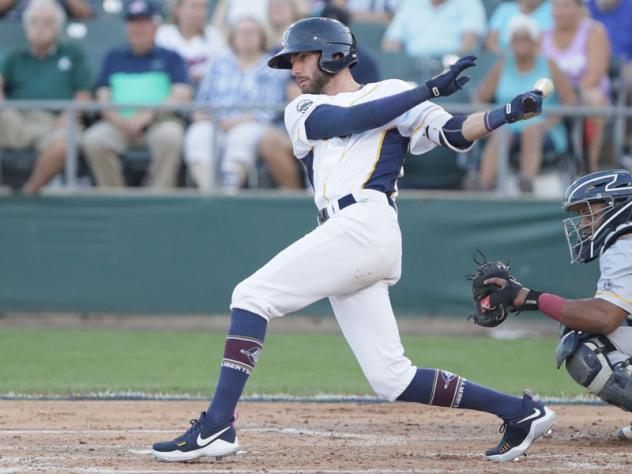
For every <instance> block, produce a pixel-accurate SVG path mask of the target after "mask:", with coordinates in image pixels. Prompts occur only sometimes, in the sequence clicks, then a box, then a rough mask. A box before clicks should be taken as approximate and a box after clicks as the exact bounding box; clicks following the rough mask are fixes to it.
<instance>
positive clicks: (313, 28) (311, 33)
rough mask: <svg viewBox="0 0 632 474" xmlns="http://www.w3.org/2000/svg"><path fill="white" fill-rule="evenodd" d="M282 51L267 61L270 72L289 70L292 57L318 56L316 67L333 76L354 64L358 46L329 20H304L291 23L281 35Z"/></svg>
mask: <svg viewBox="0 0 632 474" xmlns="http://www.w3.org/2000/svg"><path fill="white" fill-rule="evenodd" d="M282 46H283V49H282V50H281V51H279V52H278V53H277V54H276V55H275V56H273V57H272V58H270V60H269V61H268V66H270V67H271V68H274V69H292V63H291V62H290V56H291V55H292V54H294V53H307V52H319V53H320V58H319V60H318V66H319V67H320V69H321V70H323V71H324V72H326V73H329V74H336V73H337V72H340V71H342V70H343V69H344V68H346V67H353V66H355V65H356V64H357V63H358V45H357V43H356V39H355V36H353V33H351V30H350V29H349V28H347V27H346V26H345V25H343V24H342V23H340V22H339V21H338V20H334V19H333V18H305V19H303V20H299V21H297V22H296V23H293V24H292V25H290V26H289V27H288V29H287V30H285V33H283V40H282Z"/></svg>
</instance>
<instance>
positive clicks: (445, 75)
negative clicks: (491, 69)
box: [426, 56, 476, 97]
mask: <svg viewBox="0 0 632 474" xmlns="http://www.w3.org/2000/svg"><path fill="white" fill-rule="evenodd" d="M473 66H476V56H465V57H464V58H461V59H459V60H458V61H457V62H455V63H454V64H453V65H452V66H450V67H449V68H447V69H445V70H444V71H443V72H441V73H440V74H437V75H436V76H434V77H433V78H432V79H429V80H428V81H426V87H427V88H428V90H429V91H430V93H431V95H432V96H433V97H439V96H447V95H451V94H454V93H455V92H456V91H458V90H459V89H462V88H463V86H464V85H465V84H466V83H467V82H468V81H469V80H470V78H469V77H468V76H462V77H459V74H461V73H462V72H463V71H464V70H466V69H467V68H469V67H473Z"/></svg>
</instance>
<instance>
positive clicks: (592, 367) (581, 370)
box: [566, 339, 632, 411]
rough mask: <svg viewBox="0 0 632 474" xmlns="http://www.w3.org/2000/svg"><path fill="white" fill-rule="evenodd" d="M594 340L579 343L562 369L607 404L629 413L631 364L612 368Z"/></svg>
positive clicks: (631, 380) (631, 398) (621, 364)
mask: <svg viewBox="0 0 632 474" xmlns="http://www.w3.org/2000/svg"><path fill="white" fill-rule="evenodd" d="M603 349H604V348H603V344H602V343H601V342H600V341H599V340H598V339H590V340H588V341H585V342H582V343H581V344H580V345H579V346H578V347H577V349H576V350H575V352H573V354H571V355H570V356H569V357H568V359H567V360H566V370H567V371H568V373H569V375H570V376H571V377H572V378H573V380H575V382H577V383H578V384H579V385H581V386H583V387H586V388H587V389H588V391H589V392H590V393H592V394H593V395H596V396H598V397H599V398H601V399H602V400H604V401H605V402H607V403H610V404H611V405H614V406H618V407H619V408H622V409H624V410H628V411H632V365H630V363H629V362H627V361H625V362H622V363H619V364H617V365H615V366H612V365H611V363H610V361H609V360H608V358H607V357H606V355H605V354H604V351H603Z"/></svg>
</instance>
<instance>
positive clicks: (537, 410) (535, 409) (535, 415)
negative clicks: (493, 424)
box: [198, 408, 542, 440]
mask: <svg viewBox="0 0 632 474" xmlns="http://www.w3.org/2000/svg"><path fill="white" fill-rule="evenodd" d="M541 414H542V410H540V409H539V408H534V409H533V414H531V415H529V416H527V417H526V418H523V419H522V420H520V421H517V422H516V424H518V423H523V422H525V421H528V420H530V419H531V418H537V417H538V416H540V415H541ZM198 440H199V438H198Z"/></svg>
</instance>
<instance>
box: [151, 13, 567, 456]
mask: <svg viewBox="0 0 632 474" xmlns="http://www.w3.org/2000/svg"><path fill="white" fill-rule="evenodd" d="M475 60H476V58H475V57H474V56H468V57H464V58H461V59H460V60H459V61H457V62H456V63H455V64H454V65H452V66H450V67H449V68H448V69H447V70H445V71H444V72H443V73H441V74H439V75H437V76H435V77H433V78H432V79H430V80H428V81H426V82H425V83H424V84H422V85H420V86H419V87H412V86H410V85H409V84H408V83H406V82H404V81H400V80H386V81H381V82H377V83H373V84H364V85H363V84H358V83H356V82H355V81H354V80H353V78H352V76H351V73H350V71H349V68H351V67H353V66H354V65H355V64H356V63H357V62H358V55H357V45H356V40H355V37H354V36H353V34H352V33H351V31H350V30H349V29H348V28H347V27H346V26H344V25H343V24H342V23H340V22H338V21H336V20H332V19H327V18H307V19H304V20H301V21H298V22H296V23H294V24H293V25H291V26H290V27H289V28H288V29H287V31H286V32H285V35H284V39H283V49H282V50H281V51H280V52H279V53H278V54H277V55H276V56H274V57H273V58H272V59H270V61H269V63H268V65H269V66H270V67H273V68H280V69H291V70H292V74H293V76H294V77H295V79H296V82H297V84H298V86H299V87H300V89H301V91H302V92H303V94H302V95H300V96H299V97H297V98H296V99H295V100H294V101H293V102H291V103H290V104H289V105H288V106H287V107H286V109H285V125H286V127H287V130H288V133H289V136H290V138H291V140H292V144H293V147H294V154H295V155H296V157H297V158H298V159H299V160H301V162H302V163H303V165H305V168H306V169H307V174H308V177H309V180H310V182H311V185H312V187H313V188H314V193H315V201H316V206H317V208H318V223H319V225H318V227H316V228H315V229H314V230H313V231H312V232H310V233H309V234H307V235H306V236H304V237H303V238H301V239H300V240H298V241H297V242H295V243H294V244H292V245H290V246H289V247H288V248H286V249H285V250H283V251H281V252H280V253H279V254H278V255H276V256H275V257H274V258H273V259H272V260H271V261H270V262H268V263H267V264H266V265H264V266H263V267H262V268H261V269H259V270H258V271H257V272H255V273H254V274H253V275H252V276H250V277H249V278H247V279H246V280H244V281H242V282H241V283H239V285H237V287H236V288H235V290H234V292H233V295H232V302H231V306H230V307H231V324H230V328H229V330H228V336H227V338H226V344H225V348H224V358H223V360H222V363H221V369H220V376H219V381H218V383H217V387H216V390H215V394H214V396H213V400H212V402H211V404H210V407H209V408H208V410H207V411H206V412H203V413H202V414H201V416H200V418H199V419H198V420H196V421H194V422H192V426H191V428H189V429H188V430H187V431H186V432H185V433H184V434H183V435H181V436H179V437H177V438H176V439H174V440H173V441H168V442H163V443H157V444H155V445H154V446H153V454H154V455H155V456H156V457H157V458H159V459H161V460H164V461H184V460H189V459H194V458H197V457H200V456H210V457H217V456H224V455H227V454H230V453H233V452H235V451H236V450H237V449H238V446H239V443H238V441H237V436H236V433H235V429H234V427H233V421H234V411H235V407H236V405H237V402H238V400H239V397H240V395H241V393H242V391H243V388H244V385H245V383H246V381H247V379H248V376H249V375H250V373H251V371H252V370H253V369H254V367H255V364H256V362H257V360H258V358H259V356H260V354H261V350H262V348H263V344H264V336H265V333H266V328H267V325H268V322H269V321H270V320H271V319H274V318H278V317H281V316H283V315H285V314H288V313H291V312H293V311H298V310H300V309H302V308H304V307H306V306H307V305H309V304H311V303H313V302H315V301H318V300H320V299H322V298H329V300H330V302H331V306H332V308H333V310H334V313H335V316H336V319H337V321H338V324H339V325H340V328H341V329H342V332H343V334H344V336H345V338H346V339H347V342H348V343H349V345H350V346H351V349H352V350H353V353H354V354H355V356H356V358H357V360H358V362H359V364H360V367H361V368H362V371H363V372H364V374H365V376H366V377H367V379H368V381H369V383H370V385H371V387H372V388H373V389H374V390H375V392H376V393H377V394H378V395H379V396H380V397H382V398H384V399H387V400H389V401H395V400H398V401H405V402H418V403H424V404H430V405H436V406H442V407H451V408H467V409H471V410H479V411H485V412H488V413H493V414H495V415H497V416H498V417H500V418H501V419H502V421H503V426H502V430H501V431H502V432H503V436H502V439H501V441H500V443H499V444H498V446H496V447H495V448H492V449H489V450H488V451H487V452H486V455H487V457H488V458H489V459H491V460H495V461H508V460H511V459H515V458H516V457H518V456H520V455H521V454H523V453H524V452H525V451H526V450H527V449H528V448H529V446H531V444H532V443H533V441H534V440H535V439H536V438H538V437H539V436H540V435H542V434H543V433H544V432H546V431H547V430H548V429H549V427H550V426H551V425H552V423H553V421H554V420H555V417H556V415H555V413H554V412H553V411H551V410H550V409H549V408H546V407H545V406H544V405H543V404H542V403H540V402H539V401H536V400H534V399H533V398H532V396H531V395H530V394H529V393H525V395H524V396H523V397H522V398H519V397H514V396H510V395H505V394H503V393H499V392H496V391H494V390H492V389H489V388H486V387H483V386H481V385H478V384H476V383H474V382H471V381H470V380H466V379H464V378H463V377H461V376H459V375H455V374H452V373H450V372H447V371H445V370H440V369H429V368H417V367H416V366H414V365H413V364H412V363H411V361H410V360H409V359H408V358H407V357H406V356H405V355H404V348H403V347H402V343H401V341H400V336H399V332H398V328H397V323H396V321H395V316H394V314H393V309H392V307H391V303H390V300H389V294H388V292H389V287H390V286H391V285H394V284H395V283H396V282H397V281H398V279H399V277H400V271H401V257H402V242H401V234H400V229H399V225H398V222H397V208H396V205H395V197H396V194H397V179H398V177H399V175H400V171H401V169H402V164H403V161H404V155H405V153H406V150H407V149H410V151H411V152H412V153H414V154H422V153H425V152H427V151H430V150H431V149H432V148H434V147H435V146H447V147H450V148H452V149H454V150H456V151H466V150H469V149H470V148H471V147H472V145H473V142H474V141H475V140H476V139H478V138H481V137H483V136H485V135H487V134H488V133H489V132H491V131H492V130H494V129H496V128H498V127H500V126H502V125H503V124H506V123H510V122H514V121H516V120H523V119H525V118H528V117H529V116H531V115H532V114H527V112H526V111H525V110H524V108H523V106H522V105H521V104H522V103H523V100H524V99H525V98H526V97H528V98H529V100H530V101H531V102H532V103H533V102H535V104H536V110H535V112H536V113H540V112H541V110H542V94H541V93H540V92H538V91H531V92H527V93H525V94H521V95H519V96H517V97H516V98H515V99H514V100H512V102H511V103H510V104H507V105H506V106H503V107H501V108H498V109H495V110H492V111H490V112H487V113H475V114H472V115H469V116H452V115H450V114H449V113H447V112H446V111H445V110H443V109H442V108H441V107H439V106H437V105H435V104H433V103H432V102H430V99H433V98H435V97H440V96H448V95H450V94H452V93H454V92H456V91H457V90H458V89H461V88H462V87H463V86H464V85H465V83H466V82H467V81H468V80H469V78H468V77H466V76H461V73H462V72H463V71H464V70H465V69H467V68H470V67H473V66H475Z"/></svg>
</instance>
